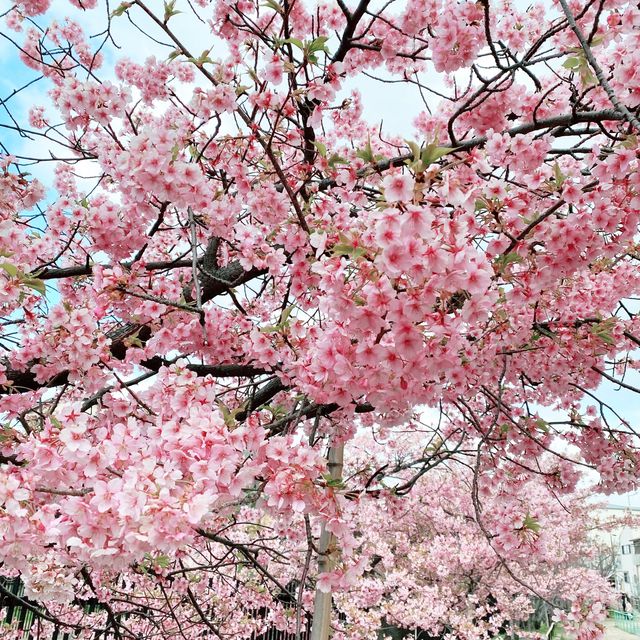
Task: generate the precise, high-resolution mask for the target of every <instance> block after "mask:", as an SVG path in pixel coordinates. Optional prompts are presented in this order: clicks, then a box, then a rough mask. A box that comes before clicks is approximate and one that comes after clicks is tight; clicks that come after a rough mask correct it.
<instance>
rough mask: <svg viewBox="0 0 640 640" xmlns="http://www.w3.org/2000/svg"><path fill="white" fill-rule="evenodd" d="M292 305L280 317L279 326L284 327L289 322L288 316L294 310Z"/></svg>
mask: <svg viewBox="0 0 640 640" xmlns="http://www.w3.org/2000/svg"><path fill="white" fill-rule="evenodd" d="M294 308H295V307H294V305H292V304H290V305H289V306H288V307H287V308H286V309H285V310H284V311H283V312H282V315H281V316H280V323H279V324H280V326H284V325H285V324H287V323H288V322H289V316H290V315H291V312H292V311H293V309H294Z"/></svg>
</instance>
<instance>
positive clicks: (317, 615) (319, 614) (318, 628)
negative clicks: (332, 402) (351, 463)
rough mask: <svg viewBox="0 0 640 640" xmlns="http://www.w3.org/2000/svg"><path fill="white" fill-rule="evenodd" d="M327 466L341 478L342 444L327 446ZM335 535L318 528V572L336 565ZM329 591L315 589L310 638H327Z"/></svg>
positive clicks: (329, 605)
mask: <svg viewBox="0 0 640 640" xmlns="http://www.w3.org/2000/svg"><path fill="white" fill-rule="evenodd" d="M327 459H328V462H327V466H328V468H329V476H330V479H331V480H332V481H333V480H342V467H343V463H344V444H337V445H335V446H332V447H329V453H328V455H327ZM335 545H336V539H335V536H334V535H333V534H332V533H330V532H329V531H327V530H326V529H325V526H324V524H323V525H322V529H321V530H320V541H319V543H318V555H319V558H318V573H324V572H325V571H331V570H332V569H333V568H334V567H335V566H336V554H337V549H335ZM331 604H332V596H331V592H329V593H325V592H324V591H320V589H316V597H315V600H314V602H313V625H312V627H311V640H328V638H329V630H330V628H331Z"/></svg>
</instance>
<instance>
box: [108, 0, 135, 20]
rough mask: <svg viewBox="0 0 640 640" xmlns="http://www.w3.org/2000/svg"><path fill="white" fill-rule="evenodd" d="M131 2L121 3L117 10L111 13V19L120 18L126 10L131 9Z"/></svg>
mask: <svg viewBox="0 0 640 640" xmlns="http://www.w3.org/2000/svg"><path fill="white" fill-rule="evenodd" d="M132 4H133V2H123V3H122V4H121V5H120V6H119V7H118V8H117V9H115V10H114V11H112V12H111V17H112V18H117V17H119V16H121V15H122V14H123V13H124V12H125V11H126V10H127V9H129V8H130V7H131V5H132Z"/></svg>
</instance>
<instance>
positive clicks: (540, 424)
mask: <svg viewBox="0 0 640 640" xmlns="http://www.w3.org/2000/svg"><path fill="white" fill-rule="evenodd" d="M535 425H536V427H537V428H538V429H540V431H542V432H543V433H549V423H548V422H547V421H546V420H543V419H542V418H536V420H535Z"/></svg>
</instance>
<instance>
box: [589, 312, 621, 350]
mask: <svg viewBox="0 0 640 640" xmlns="http://www.w3.org/2000/svg"><path fill="white" fill-rule="evenodd" d="M615 324H616V319H615V318H607V319H606V320H602V321H600V322H598V323H596V324H594V325H592V326H591V334H592V335H594V336H596V337H597V338H599V339H600V340H602V342H604V343H605V344H608V345H610V346H613V345H615V344H616V341H615V339H614V337H613V335H612V333H611V332H612V331H613V329H614V327H615Z"/></svg>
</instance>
